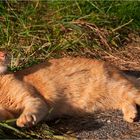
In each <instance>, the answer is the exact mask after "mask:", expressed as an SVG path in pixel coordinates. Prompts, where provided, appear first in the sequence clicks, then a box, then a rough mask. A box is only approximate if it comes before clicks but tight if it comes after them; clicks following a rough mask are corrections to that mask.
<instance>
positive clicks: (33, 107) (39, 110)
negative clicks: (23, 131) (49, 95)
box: [16, 98, 48, 127]
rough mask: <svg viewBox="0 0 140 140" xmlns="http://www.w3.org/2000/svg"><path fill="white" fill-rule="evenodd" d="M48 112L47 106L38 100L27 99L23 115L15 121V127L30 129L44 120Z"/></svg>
mask: <svg viewBox="0 0 140 140" xmlns="http://www.w3.org/2000/svg"><path fill="white" fill-rule="evenodd" d="M47 112H48V108H47V104H46V103H45V102H44V101H43V100H42V99H40V98H33V99H30V100H29V99H28V100H26V102H25V108H24V110H23V113H22V114H21V115H20V117H19V118H18V119H17V122H16V124H17V126H19V127H31V126H33V125H35V124H37V123H38V122H39V121H41V120H42V119H44V117H45V116H46V114H47Z"/></svg>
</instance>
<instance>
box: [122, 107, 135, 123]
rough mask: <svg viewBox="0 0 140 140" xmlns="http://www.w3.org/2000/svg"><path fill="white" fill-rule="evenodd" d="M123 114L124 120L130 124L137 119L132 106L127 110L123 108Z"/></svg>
mask: <svg viewBox="0 0 140 140" xmlns="http://www.w3.org/2000/svg"><path fill="white" fill-rule="evenodd" d="M123 113H124V116H123V118H124V120H125V121H127V122H129V123H132V122H134V121H135V119H136V118H137V110H136V108H135V107H134V106H127V108H125V111H124V112H123Z"/></svg>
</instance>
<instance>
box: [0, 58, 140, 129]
mask: <svg viewBox="0 0 140 140" xmlns="http://www.w3.org/2000/svg"><path fill="white" fill-rule="evenodd" d="M22 81H24V82H25V83H24V82H22ZM0 85H1V86H0V96H1V98H0V104H1V112H2V113H0V117H1V119H9V118H15V117H18V119H17V125H18V126H20V127H23V126H29V125H33V124H36V123H38V122H39V121H40V120H42V119H52V118H54V117H58V116H62V115H64V114H67V115H83V114H85V113H93V112H94V111H96V110H99V109H101V110H107V109H120V110H122V112H123V115H124V120H126V121H128V122H133V121H134V119H135V118H136V115H137V110H136V104H138V105H140V90H139V89H138V87H136V86H135V85H134V84H133V83H132V81H131V79H129V78H127V77H126V76H125V75H124V74H123V73H121V72H120V71H119V70H118V69H116V68H114V67H112V66H110V65H109V64H107V63H105V62H103V61H98V60H92V59H86V58H61V59H52V60H49V61H47V62H45V63H42V64H39V65H35V66H33V67H30V68H28V69H25V70H22V71H19V72H16V73H15V74H14V75H13V74H5V75H1V77H0Z"/></svg>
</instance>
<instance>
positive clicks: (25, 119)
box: [16, 113, 37, 127]
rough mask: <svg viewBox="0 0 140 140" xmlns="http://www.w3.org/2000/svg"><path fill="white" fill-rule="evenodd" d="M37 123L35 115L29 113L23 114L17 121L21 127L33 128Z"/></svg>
mask: <svg viewBox="0 0 140 140" xmlns="http://www.w3.org/2000/svg"><path fill="white" fill-rule="evenodd" d="M36 123H37V118H36V115H35V114H32V113H27V114H22V115H21V116H20V117H19V118H18V119H17V121H16V124H17V126H19V127H31V126H33V125H35V124H36Z"/></svg>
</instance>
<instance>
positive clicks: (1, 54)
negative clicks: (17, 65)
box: [0, 51, 6, 60]
mask: <svg viewBox="0 0 140 140" xmlns="http://www.w3.org/2000/svg"><path fill="white" fill-rule="evenodd" d="M5 57H6V53H5V52H2V51H0V59H1V60H4V59H5Z"/></svg>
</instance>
